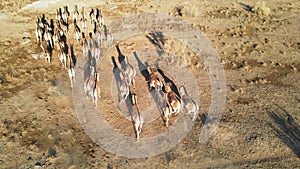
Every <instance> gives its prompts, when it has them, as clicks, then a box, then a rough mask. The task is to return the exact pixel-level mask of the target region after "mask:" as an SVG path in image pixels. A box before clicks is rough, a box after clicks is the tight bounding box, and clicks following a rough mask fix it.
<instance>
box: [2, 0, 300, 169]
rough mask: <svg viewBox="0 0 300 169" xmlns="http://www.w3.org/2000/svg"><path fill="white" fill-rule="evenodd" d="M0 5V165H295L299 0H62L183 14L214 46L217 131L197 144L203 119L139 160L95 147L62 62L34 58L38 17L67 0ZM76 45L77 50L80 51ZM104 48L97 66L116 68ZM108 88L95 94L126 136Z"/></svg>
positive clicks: (112, 14)
mask: <svg viewBox="0 0 300 169" xmlns="http://www.w3.org/2000/svg"><path fill="white" fill-rule="evenodd" d="M0 2H1V4H0V8H1V14H0V21H1V26H0V30H1V35H0V36H1V38H0V43H1V57H0V64H1V66H0V69H1V70H0V93H1V94H0V100H1V101H0V114H1V116H0V117H1V129H0V133H1V135H0V138H1V139H0V152H1V153H0V154H1V157H0V168H34V167H35V166H36V167H38V166H46V167H47V168H142V167H144V168H247V167H248V168H297V167H298V166H300V160H299V157H300V114H299V112H300V111H299V110H300V97H299V91H300V88H299V80H300V79H299V77H300V74H299V70H300V58H299V57H300V31H299V27H300V25H299V23H300V17H299V11H300V10H299V8H300V2H299V1H297V0H289V1H283V0H276V1H265V2H266V7H268V8H270V14H269V15H262V14H258V13H255V12H251V11H249V10H248V9H249V6H250V7H254V6H255V1H250V0H245V1H242V3H237V2H236V1H218V0H213V1H196V0H195V1H191V2H185V1H164V2H160V1H147V0H145V1H135V2H133V3H124V2H119V1H107V2H102V3H98V4H97V1H95V2H94V1H83V2H82V1H81V2H74V1H72V2H70V3H69V4H68V5H69V6H70V9H73V8H72V7H73V6H74V4H76V3H77V4H78V5H79V7H80V6H82V5H85V6H86V7H87V8H88V7H100V8H102V9H103V13H104V17H105V18H107V20H108V22H110V21H111V20H113V19H117V18H121V17H122V16H127V15H128V14H132V13H143V12H159V13H166V14H170V15H174V16H177V17H181V18H182V19H185V20H188V21H189V22H191V23H193V24H194V25H196V26H197V27H198V28H199V29H200V30H201V31H203V32H204V33H205V34H206V35H207V36H208V38H209V39H210V40H211V42H212V44H213V46H214V47H215V48H216V50H217V52H218V54H219V57H220V58H221V62H222V65H223V66H224V69H225V73H226V83H227V95H226V107H225V109H224V112H223V117H222V119H221V122H220V124H219V126H218V128H217V132H216V133H215V135H213V136H212V137H211V138H210V139H209V140H208V141H207V142H206V143H205V144H199V143H198V137H199V134H200V131H201V128H202V125H201V122H200V121H201V120H200V118H198V121H197V123H196V124H195V126H194V127H193V129H192V130H191V131H190V132H189V134H188V135H187V137H185V139H184V140H183V141H182V142H181V143H179V144H178V145H177V146H176V147H174V148H173V149H171V150H170V151H168V152H165V153H163V154H160V155H157V156H154V157H150V158H146V159H128V158H125V157H119V156H116V155H114V154H111V153H108V152H106V151H105V150H104V149H102V148H99V147H97V145H96V144H95V143H94V142H93V141H92V140H91V139H90V138H89V137H88V135H87V134H86V133H85V131H84V130H83V128H82V127H81V125H80V123H79V121H78V119H77V117H76V113H75V111H74V106H73V99H72V90H71V88H70V83H69V80H68V77H67V73H66V71H65V70H62V69H61V66H60V65H59V61H58V59H56V58H55V59H54V63H53V64H51V65H48V64H47V63H46V62H45V60H44V59H35V58H34V57H36V56H37V54H39V53H40V52H41V51H40V49H39V47H38V46H37V45H36V42H35V37H34V29H35V25H34V20H35V15H37V14H41V13H46V15H47V16H49V17H51V18H54V17H55V16H54V13H55V9H56V8H58V7H61V6H63V5H65V4H63V2H59V3H57V4H49V6H48V7H47V8H40V9H36V10H32V11H30V10H22V9H21V8H22V7H24V6H26V4H29V3H31V1H30V0H28V1H18V3H16V2H13V1H0ZM247 5H248V6H247ZM113 7H117V8H114V9H111V8H113ZM176 8H177V9H180V10H177V11H176V10H175V9H176ZM180 15H181V16H180ZM146 40H147V39H143V38H139V39H130V40H128V41H127V42H126V41H124V42H121V43H120V44H121V45H120V47H121V48H122V49H123V52H124V53H126V54H127V53H128V54H130V53H132V50H135V49H134V48H138V47H139V46H147V45H149V48H151V44H150V43H149V42H147V41H146ZM129 41H130V42H129ZM143 42H144V44H143ZM171 44H172V45H175V46H176V43H171ZM172 45H171V46H166V50H171V49H172V48H173V47H174V46H172ZM177 45H178V44H177ZM177 47H178V46H177ZM75 51H76V53H78V52H79V51H80V49H79V48H76V50H75ZM110 54H111V55H116V54H117V53H116V51H111V53H110ZM179 54H180V53H179ZM111 55H110V56H107V58H106V62H107V64H106V65H107V67H104V68H103V72H105V71H109V70H111V68H112V66H113V65H112V63H111V62H110V60H109V59H110V58H111ZM192 65H193V66H192V68H193V70H194V73H195V74H196V75H197V72H198V75H197V76H196V77H197V81H198V83H199V86H200V90H201V95H200V101H201V102H200V103H201V104H200V106H201V108H200V114H201V117H202V116H205V114H206V113H207V112H208V110H209V106H210V87H209V86H210V84H209V80H208V77H207V75H206V73H205V68H204V66H203V63H201V61H200V60H192ZM200 75H201V76H200ZM137 78H142V77H140V75H139V76H138V77H137ZM137 92H138V91H137ZM110 94H111V93H109V92H103V98H102V99H101V100H100V101H99V102H100V103H99V104H100V106H108V107H106V108H108V111H111V112H113V114H112V115H111V116H105V118H106V119H107V120H108V121H109V123H111V124H112V126H113V127H115V128H116V129H118V130H121V129H123V130H121V131H120V132H121V133H123V134H125V135H128V136H132V137H133V136H134V134H133V133H132V126H128V127H125V128H123V127H122V124H127V123H128V124H130V123H129V121H128V120H127V121H126V119H124V118H123V119H121V121H119V123H115V121H116V120H115V119H114V118H118V117H119V115H118V113H117V112H118V111H117V110H116V109H114V108H111V107H112V106H113V104H114V103H113V102H112V101H111V100H109V99H108V98H109V95H110ZM145 99H146V98H145ZM102 103H103V104H102ZM142 104H145V105H146V104H147V103H146V102H145V103H142ZM173 120H174V119H173ZM162 124H163V123H162V121H160V120H156V121H155V122H154V124H153V126H156V127H157V128H155V130H156V131H157V130H159V131H162V132H164V131H165V130H166V129H165V128H164V127H163V126H162ZM199 124H200V125H199ZM143 132H144V133H143V134H144V136H151V135H152V134H154V133H153V130H151V128H150V127H149V126H146V125H145V131H143Z"/></svg>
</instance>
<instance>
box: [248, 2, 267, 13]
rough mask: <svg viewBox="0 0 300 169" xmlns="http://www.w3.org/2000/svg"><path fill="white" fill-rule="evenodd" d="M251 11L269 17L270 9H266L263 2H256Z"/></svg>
mask: <svg viewBox="0 0 300 169" xmlns="http://www.w3.org/2000/svg"><path fill="white" fill-rule="evenodd" d="M252 10H253V12H255V13H257V14H258V15H264V16H268V15H270V8H268V7H266V4H265V1H258V2H256V5H255V6H254V7H253V8H252Z"/></svg>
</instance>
